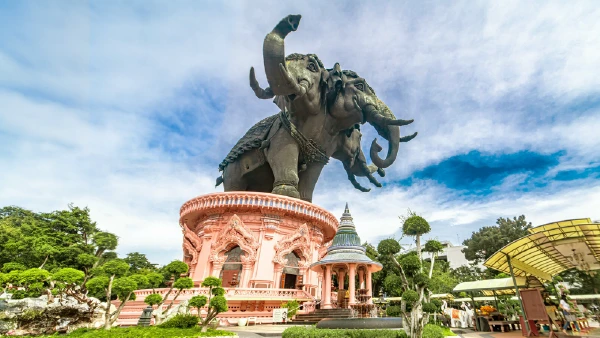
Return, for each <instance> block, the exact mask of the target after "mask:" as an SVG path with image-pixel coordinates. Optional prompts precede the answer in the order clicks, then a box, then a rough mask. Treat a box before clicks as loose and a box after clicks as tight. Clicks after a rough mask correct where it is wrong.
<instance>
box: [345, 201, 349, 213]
mask: <svg viewBox="0 0 600 338" xmlns="http://www.w3.org/2000/svg"><path fill="white" fill-rule="evenodd" d="M349 213H350V210H348V202H346V209H344V214H349Z"/></svg>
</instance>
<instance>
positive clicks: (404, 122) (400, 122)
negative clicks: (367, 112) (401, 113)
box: [383, 117, 415, 126]
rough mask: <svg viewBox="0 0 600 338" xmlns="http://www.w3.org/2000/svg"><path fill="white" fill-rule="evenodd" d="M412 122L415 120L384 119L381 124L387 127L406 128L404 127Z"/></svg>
mask: <svg viewBox="0 0 600 338" xmlns="http://www.w3.org/2000/svg"><path fill="white" fill-rule="evenodd" d="M414 121H415V120H393V119H389V118H386V117H384V122H383V123H385V124H387V125H389V126H406V125H409V124H411V123H413V122H414Z"/></svg>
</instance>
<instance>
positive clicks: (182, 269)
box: [149, 260, 194, 325]
mask: <svg viewBox="0 0 600 338" xmlns="http://www.w3.org/2000/svg"><path fill="white" fill-rule="evenodd" d="M188 269H189V267H188V265H187V264H185V263H184V262H182V261H179V260H175V261H172V262H171V263H169V264H167V265H165V266H164V267H162V268H161V269H160V270H161V272H162V274H163V276H164V278H165V279H170V280H171V286H170V287H169V290H168V291H167V293H166V294H165V296H164V297H162V300H161V302H160V303H158V304H156V305H157V309H158V310H159V311H155V318H154V322H155V323H156V325H158V324H160V323H161V322H162V319H163V318H162V317H163V314H164V313H166V312H167V311H168V310H169V309H170V308H171V307H172V306H173V303H174V301H175V300H176V299H177V297H178V296H179V294H180V293H181V292H182V291H183V290H184V289H191V288H192V287H194V282H193V281H192V279H191V278H189V277H184V278H182V277H181V276H182V275H184V274H186V273H187V272H188ZM180 279H182V281H179V280H180ZM149 283H150V280H149ZM153 288H154V286H153ZM174 288H176V289H177V290H178V291H177V294H176V295H175V297H174V298H173V300H172V301H171V303H170V304H169V305H168V306H167V308H166V310H164V311H161V310H160V309H161V307H162V305H163V304H164V303H165V301H166V300H167V299H169V295H170V294H171V292H172V291H173V289H174Z"/></svg>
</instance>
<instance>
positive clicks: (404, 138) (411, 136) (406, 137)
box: [400, 132, 418, 142]
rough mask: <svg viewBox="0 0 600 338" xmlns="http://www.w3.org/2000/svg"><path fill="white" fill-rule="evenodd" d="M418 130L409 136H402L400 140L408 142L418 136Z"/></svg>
mask: <svg viewBox="0 0 600 338" xmlns="http://www.w3.org/2000/svg"><path fill="white" fill-rule="evenodd" d="M417 134H418V132H415V133H414V134H412V135H408V136H403V137H401V138H400V142H408V141H410V140H412V139H413V138H415V137H417Z"/></svg>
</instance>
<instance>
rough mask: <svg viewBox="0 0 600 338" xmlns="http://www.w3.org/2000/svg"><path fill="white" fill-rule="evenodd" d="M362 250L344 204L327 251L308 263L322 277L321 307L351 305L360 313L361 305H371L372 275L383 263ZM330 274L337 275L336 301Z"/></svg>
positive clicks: (345, 306)
mask: <svg viewBox="0 0 600 338" xmlns="http://www.w3.org/2000/svg"><path fill="white" fill-rule="evenodd" d="M365 252H366V249H365V248H364V247H363V246H362V245H361V243H360V237H358V234H357V233H356V227H355V226H354V222H353V221H352V215H350V211H349V210H348V203H346V208H345V210H344V214H343V215H342V218H341V219H340V226H339V228H338V230H337V233H336V234H335V237H334V238H333V241H332V244H331V246H330V247H329V248H328V249H327V254H326V255H325V257H323V258H322V259H321V260H320V261H318V262H316V263H313V264H311V266H310V269H311V270H313V271H316V272H322V273H323V276H324V277H323V285H322V287H321V308H322V309H331V308H334V307H338V308H352V309H355V310H359V312H361V311H360V309H361V308H363V309H368V308H369V306H371V307H372V306H373V305H372V304H373V301H372V299H371V298H372V296H373V290H372V289H373V286H372V283H371V274H372V273H373V272H377V271H379V270H381V269H382V265H381V264H380V263H378V262H375V261H373V260H371V259H370V258H369V257H368V256H367V255H366V254H365ZM333 274H335V275H336V277H337V284H338V292H337V299H335V300H332V297H331V295H332V284H333V283H332V280H333V276H332V275H333ZM357 282H358V288H357V287H356V285H357ZM346 286H347V287H348V288H347V289H346ZM346 291H348V292H347V293H346ZM346 295H347V297H346ZM363 312H364V311H363Z"/></svg>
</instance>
